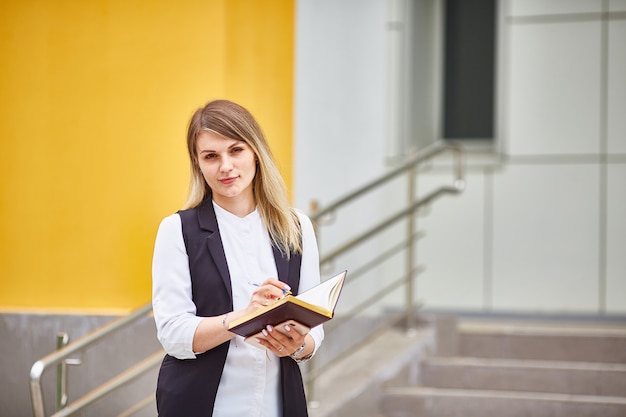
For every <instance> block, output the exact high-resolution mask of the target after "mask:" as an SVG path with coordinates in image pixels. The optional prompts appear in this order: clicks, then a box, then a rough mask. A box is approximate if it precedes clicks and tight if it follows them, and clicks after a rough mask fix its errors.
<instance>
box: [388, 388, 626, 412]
mask: <svg viewBox="0 0 626 417" xmlns="http://www.w3.org/2000/svg"><path fill="white" fill-rule="evenodd" d="M379 404H380V410H379V411H380V413H381V415H382V416H385V417H461V416H462V417H507V416H550V417H589V416H602V417H624V416H626V398H621V397H603V396H588V395H567V394H545V393H531V392H512V391H490V390H460V389H441V388H424V387H406V388H388V389H387V390H386V391H385V394H384V395H383V396H382V399H381V401H380V403H379Z"/></svg>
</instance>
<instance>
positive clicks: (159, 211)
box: [0, 0, 294, 312]
mask: <svg viewBox="0 0 626 417" xmlns="http://www.w3.org/2000/svg"><path fill="white" fill-rule="evenodd" d="M293 15H294V5H293V0H272V1H270V0H267V1H258V0H222V1H218V0H193V1H191V0H186V1H183V2H173V1H171V0H74V1H72V0H41V1H35V0H10V1H7V0H3V1H2V2H0V34H1V35H0V60H1V64H0V99H1V101H0V178H1V179H0V181H1V182H0V184H1V186H2V188H1V191H0V309H3V310H13V309H26V310H40V309H41V310H46V311H55V310H62V311H68V310H76V311H80V312H90V311H91V312H100V311H103V310H123V309H128V308H133V307H137V306H139V305H142V304H143V303H146V302H149V300H150V290H151V277H150V263H151V256H152V245H153V241H154V235H155V232H156V228H157V226H158V222H159V221H160V219H161V218H162V217H164V216H166V215H168V214H170V213H172V212H174V211H176V210H177V209H179V208H180V206H181V204H182V203H183V201H184V197H185V192H186V187H187V179H188V165H187V161H186V155H185V145H184V141H185V128H186V123H187V121H188V119H189V117H190V115H191V113H192V111H193V110H194V109H195V108H197V107H198V106H200V105H202V104H203V103H205V102H206V101H208V100H210V99H213V98H218V97H224V98H229V99H232V100H235V101H238V102H240V103H241V104H243V105H245V106H247V107H248V108H249V109H250V110H251V111H252V113H253V114H255V115H256V116H257V119H258V120H259V122H260V123H261V125H262V126H263V128H264V130H265V132H266V134H267V136H268V138H269V140H270V144H271V145H272V148H273V150H274V153H275V156H276V157H277V159H278V163H279V165H280V166H281V168H282V169H283V173H284V175H285V178H286V180H287V183H288V186H290V184H291V182H290V179H291V135H292V62H293Z"/></svg>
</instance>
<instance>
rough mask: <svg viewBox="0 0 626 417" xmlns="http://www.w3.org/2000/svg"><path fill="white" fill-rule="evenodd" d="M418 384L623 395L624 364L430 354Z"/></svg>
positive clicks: (444, 386) (440, 386)
mask: <svg viewBox="0 0 626 417" xmlns="http://www.w3.org/2000/svg"><path fill="white" fill-rule="evenodd" d="M420 380H421V385H424V386H429V387H433V388H459V389H483V390H485V389H486V390H506V391H528V392H548V393H561V394H571V395H605V396H616V397H626V364H615V363H590V362H563V361H537V360H520V359H488V358H468V357H445V358H443V357H431V358H428V359H426V360H424V361H422V364H421V372H420Z"/></svg>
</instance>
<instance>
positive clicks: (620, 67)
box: [607, 20, 626, 153]
mask: <svg viewBox="0 0 626 417" xmlns="http://www.w3.org/2000/svg"><path fill="white" fill-rule="evenodd" d="M608 64H609V79H608V127H607V134H608V144H607V147H608V149H607V150H608V152H609V153H626V20H615V21H610V22H609V58H608Z"/></svg>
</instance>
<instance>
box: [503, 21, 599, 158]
mask: <svg viewBox="0 0 626 417" xmlns="http://www.w3.org/2000/svg"><path fill="white" fill-rule="evenodd" d="M510 49H511V51H510V74H509V75H508V77H507V78H508V79H509V82H510V86H509V115H508V120H509V125H508V135H507V136H508V138H509V143H508V151H509V153H511V154H513V155H516V154H518V155H528V154H582V153H597V152H598V151H599V143H600V142H599V134H600V127H599V126H600V97H601V96H600V23H599V22H577V23H559V24H517V25H512V27H511V45H510Z"/></svg>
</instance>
